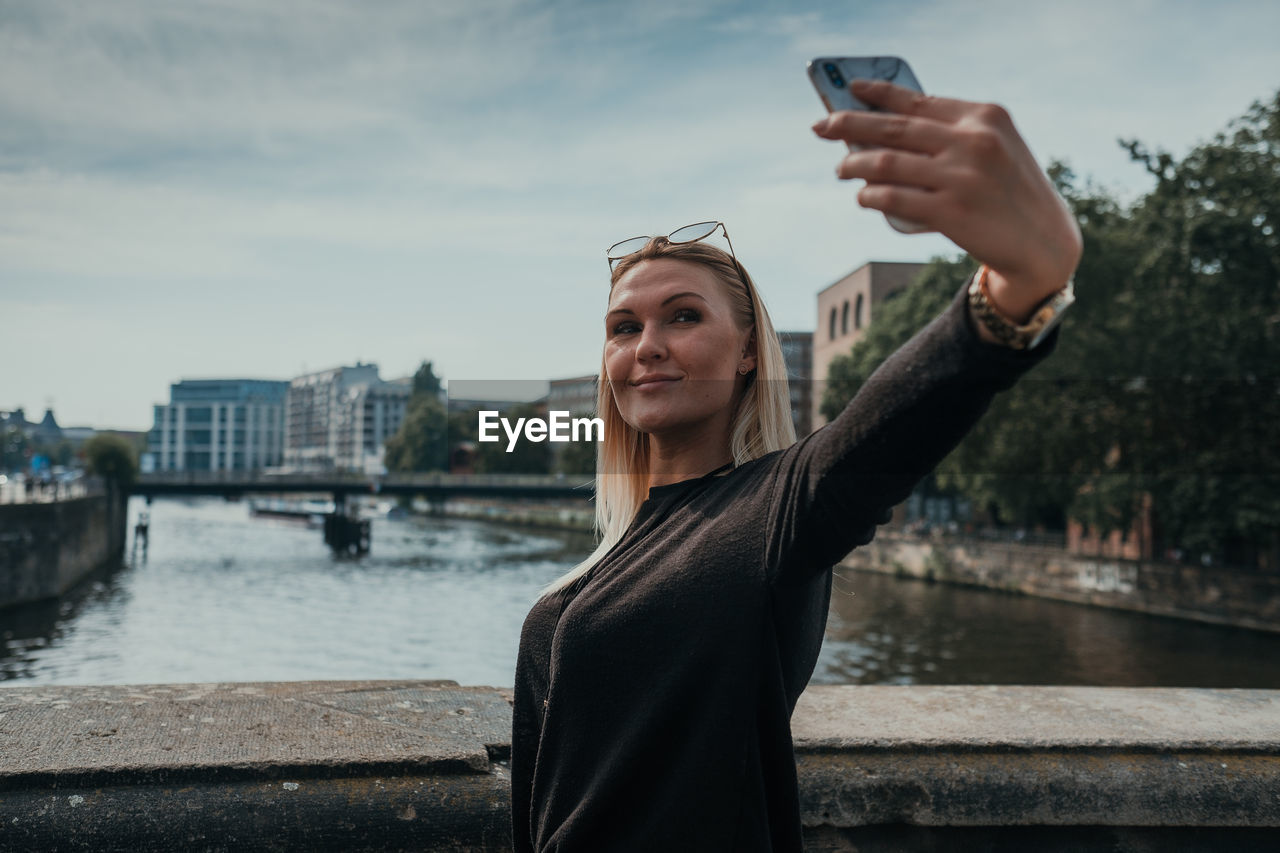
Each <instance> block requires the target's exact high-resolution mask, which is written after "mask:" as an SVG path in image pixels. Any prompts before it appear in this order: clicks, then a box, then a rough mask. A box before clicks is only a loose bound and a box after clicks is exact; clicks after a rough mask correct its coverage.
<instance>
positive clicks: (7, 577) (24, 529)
mask: <svg viewBox="0 0 1280 853" xmlns="http://www.w3.org/2000/svg"><path fill="white" fill-rule="evenodd" d="M126 516H127V511H126V502H125V498H123V497H122V496H120V495H119V494H117V493H116V492H114V491H111V490H108V491H107V492H105V493H102V494H97V495H90V496H88V497H81V498H72V499H69V500H60V501H55V502H50V503H18V504H0V609H2V608H5V607H10V606H12V605H17V604H27V603H30V602H33V601H41V600H43V599H46V598H54V597H57V596H59V595H62V594H63V593H65V592H67V591H68V590H69V589H71V588H72V587H73V586H75V585H76V584H77V583H79V582H80V581H81V580H83V579H84V578H85V576H87V575H88V574H89V573H90V572H92V571H93V570H95V569H97V568H100V567H101V566H103V565H106V564H108V563H110V562H113V561H117V560H119V559H120V558H121V557H122V556H123V555H124V547H125V537H126V526H127V524H126Z"/></svg>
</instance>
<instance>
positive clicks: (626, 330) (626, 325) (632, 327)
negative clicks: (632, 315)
mask: <svg viewBox="0 0 1280 853" xmlns="http://www.w3.org/2000/svg"><path fill="white" fill-rule="evenodd" d="M639 330H640V326H639V324H637V323H635V322H634V321H632V320H623V321H622V322H621V323H618V324H617V325H615V326H614V327H613V333H614V334H615V335H630V334H633V333H635V332H637V331H639Z"/></svg>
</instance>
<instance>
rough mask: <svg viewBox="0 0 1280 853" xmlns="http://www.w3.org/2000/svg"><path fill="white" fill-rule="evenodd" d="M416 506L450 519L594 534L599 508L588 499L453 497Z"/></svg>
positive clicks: (421, 509) (421, 510) (420, 509)
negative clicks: (596, 508) (529, 499)
mask: <svg viewBox="0 0 1280 853" xmlns="http://www.w3.org/2000/svg"><path fill="white" fill-rule="evenodd" d="M415 509H417V510H418V511H420V512H425V513H427V514H434V515H443V516H445V517H447V518H469V519H476V520H479V521H492V522H496V523H499V524H515V525H519V526H521V527H539V528H545V529H550V530H573V531H578V532H582V533H590V532H592V530H594V529H595V527H594V526H595V509H594V508H593V507H592V505H591V504H589V503H587V502H586V501H573V502H572V503H568V502H565V501H547V502H533V501H497V500H489V499H485V500H466V499H453V500H448V501H445V502H444V503H443V505H435V506H433V505H431V504H430V503H428V502H426V501H423V502H421V503H419V504H415Z"/></svg>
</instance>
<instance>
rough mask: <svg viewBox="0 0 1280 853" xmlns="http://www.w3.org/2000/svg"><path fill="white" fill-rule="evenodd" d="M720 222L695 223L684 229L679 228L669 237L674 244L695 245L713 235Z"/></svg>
mask: <svg viewBox="0 0 1280 853" xmlns="http://www.w3.org/2000/svg"><path fill="white" fill-rule="evenodd" d="M719 224H720V223H719V222H695V223H693V224H692V225H686V226H685V227H683V228H677V229H676V230H675V231H672V232H671V233H670V234H668V235H667V239H668V240H670V241H671V242H672V243H693V242H696V241H698V240H701V239H703V238H704V237H708V236H710V235H711V232H712V231H715V230H716V226H718V225H719Z"/></svg>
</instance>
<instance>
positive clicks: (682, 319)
mask: <svg viewBox="0 0 1280 853" xmlns="http://www.w3.org/2000/svg"><path fill="white" fill-rule="evenodd" d="M675 319H676V322H677V323H696V322H698V321H699V320H701V319H702V315H701V314H700V313H698V312H697V311H696V310H694V309H693V308H681V309H680V310H679V311H677V312H676V316H675Z"/></svg>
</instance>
